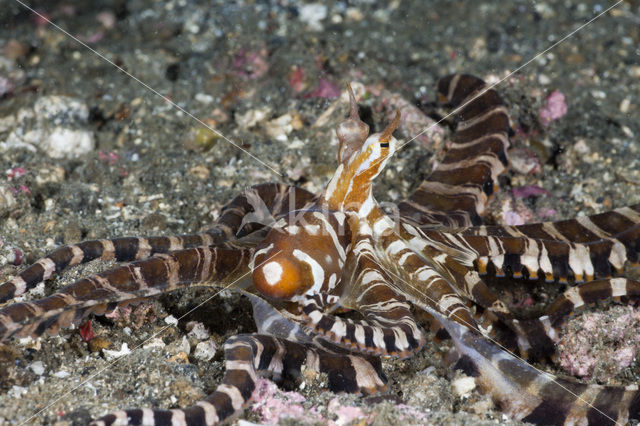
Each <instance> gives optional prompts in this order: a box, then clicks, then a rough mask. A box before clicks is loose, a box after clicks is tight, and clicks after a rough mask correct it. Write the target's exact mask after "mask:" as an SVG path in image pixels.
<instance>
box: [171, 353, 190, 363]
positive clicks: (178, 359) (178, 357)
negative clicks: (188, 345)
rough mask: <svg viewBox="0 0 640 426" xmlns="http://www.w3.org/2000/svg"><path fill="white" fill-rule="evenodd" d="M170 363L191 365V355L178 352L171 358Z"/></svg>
mask: <svg viewBox="0 0 640 426" xmlns="http://www.w3.org/2000/svg"><path fill="white" fill-rule="evenodd" d="M169 361H170V362H175V363H176V364H189V355H187V354H186V353H185V352H178V353H177V354H175V355H174V356H172V357H171V358H169Z"/></svg>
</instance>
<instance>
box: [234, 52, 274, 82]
mask: <svg viewBox="0 0 640 426" xmlns="http://www.w3.org/2000/svg"><path fill="white" fill-rule="evenodd" d="M233 68H234V70H235V73H236V75H238V76H240V77H245V78H248V79H250V80H254V79H256V78H260V77H262V76H263V75H265V74H266V73H267V71H268V70H269V64H268V63H267V49H266V48H264V47H263V48H261V49H258V50H255V51H249V52H247V51H246V50H244V49H242V50H240V52H238V54H237V55H236V56H235V58H234V60H233Z"/></svg>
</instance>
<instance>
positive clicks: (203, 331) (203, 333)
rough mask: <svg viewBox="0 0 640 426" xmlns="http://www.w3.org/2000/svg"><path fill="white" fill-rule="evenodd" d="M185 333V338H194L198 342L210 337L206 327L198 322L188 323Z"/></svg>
mask: <svg viewBox="0 0 640 426" xmlns="http://www.w3.org/2000/svg"><path fill="white" fill-rule="evenodd" d="M187 331H188V334H187V336H189V337H195V338H196V339H198V340H205V339H208V338H209V336H210V334H209V330H207V327H205V325H204V324H203V323H201V322H199V321H189V322H188V323H187Z"/></svg>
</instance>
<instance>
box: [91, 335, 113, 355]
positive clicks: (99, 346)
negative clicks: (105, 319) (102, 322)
mask: <svg viewBox="0 0 640 426" xmlns="http://www.w3.org/2000/svg"><path fill="white" fill-rule="evenodd" d="M110 346H111V341H110V340H107V339H105V338H104V337H101V336H97V337H94V338H93V339H91V340H89V350H90V351H91V352H100V351H101V350H103V349H107V348H108V347H110Z"/></svg>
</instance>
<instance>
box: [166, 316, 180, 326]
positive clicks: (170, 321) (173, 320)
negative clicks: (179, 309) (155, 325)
mask: <svg viewBox="0 0 640 426" xmlns="http://www.w3.org/2000/svg"><path fill="white" fill-rule="evenodd" d="M164 322H165V323H167V324H169V325H173V326H176V325H178V319H177V318H176V317H174V316H173V315H167V316H166V317H164Z"/></svg>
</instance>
